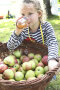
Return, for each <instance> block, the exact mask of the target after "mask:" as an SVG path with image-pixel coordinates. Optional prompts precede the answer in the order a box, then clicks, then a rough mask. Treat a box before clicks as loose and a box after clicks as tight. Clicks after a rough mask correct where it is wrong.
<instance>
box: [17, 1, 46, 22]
mask: <svg viewBox="0 0 60 90" xmlns="http://www.w3.org/2000/svg"><path fill="white" fill-rule="evenodd" d="M24 3H27V4H29V3H32V4H33V5H34V7H35V9H36V10H37V12H40V14H41V17H40V18H39V20H40V22H44V21H45V20H46V18H47V14H46V10H45V4H44V2H43V0H19V2H18V15H17V16H18V17H19V16H20V10H21V8H22V6H23V4H24ZM18 17H17V18H18Z"/></svg>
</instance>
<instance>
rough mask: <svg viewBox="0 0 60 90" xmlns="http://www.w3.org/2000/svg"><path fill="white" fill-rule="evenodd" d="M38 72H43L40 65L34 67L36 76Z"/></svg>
mask: <svg viewBox="0 0 60 90" xmlns="http://www.w3.org/2000/svg"><path fill="white" fill-rule="evenodd" d="M39 74H44V68H43V67H41V66H38V67H36V69H35V75H36V76H38V75H39Z"/></svg>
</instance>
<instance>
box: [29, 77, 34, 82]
mask: <svg viewBox="0 0 60 90" xmlns="http://www.w3.org/2000/svg"><path fill="white" fill-rule="evenodd" d="M35 79H36V77H29V78H28V80H29V81H31V80H35Z"/></svg>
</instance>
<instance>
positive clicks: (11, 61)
mask: <svg viewBox="0 0 60 90" xmlns="http://www.w3.org/2000/svg"><path fill="white" fill-rule="evenodd" d="M4 63H5V64H7V65H9V66H14V64H15V58H14V56H13V55H9V56H7V57H5V58H4Z"/></svg>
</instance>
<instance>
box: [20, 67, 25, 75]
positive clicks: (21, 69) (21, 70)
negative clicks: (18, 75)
mask: <svg viewBox="0 0 60 90" xmlns="http://www.w3.org/2000/svg"><path fill="white" fill-rule="evenodd" d="M18 71H20V72H22V73H23V74H25V73H26V71H24V70H23V68H22V67H20V68H19V69H18Z"/></svg>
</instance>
